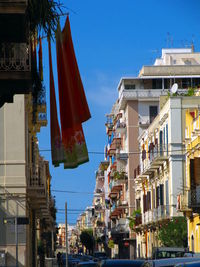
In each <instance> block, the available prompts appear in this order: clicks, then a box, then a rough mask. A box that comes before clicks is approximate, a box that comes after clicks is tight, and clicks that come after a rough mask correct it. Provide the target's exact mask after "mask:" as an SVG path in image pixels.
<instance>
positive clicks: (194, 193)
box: [188, 186, 200, 213]
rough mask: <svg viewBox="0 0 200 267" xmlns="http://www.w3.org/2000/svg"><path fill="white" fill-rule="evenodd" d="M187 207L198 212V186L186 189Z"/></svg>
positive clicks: (199, 190)
mask: <svg viewBox="0 0 200 267" xmlns="http://www.w3.org/2000/svg"><path fill="white" fill-rule="evenodd" d="M188 207H189V208H191V209H192V211H193V212H196V213H200V186H196V188H195V189H191V190H190V191H188Z"/></svg>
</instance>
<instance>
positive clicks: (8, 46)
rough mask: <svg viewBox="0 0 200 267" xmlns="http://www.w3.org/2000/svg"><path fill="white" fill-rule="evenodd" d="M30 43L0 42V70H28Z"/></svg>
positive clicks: (29, 67)
mask: <svg viewBox="0 0 200 267" xmlns="http://www.w3.org/2000/svg"><path fill="white" fill-rule="evenodd" d="M30 70H31V53H30V45H29V44H26V43H0V71H1V72H3V71H20V72H21V71H30Z"/></svg>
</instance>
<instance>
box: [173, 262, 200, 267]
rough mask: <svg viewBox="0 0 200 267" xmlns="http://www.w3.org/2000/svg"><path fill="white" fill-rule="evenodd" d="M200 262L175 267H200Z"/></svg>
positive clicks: (180, 264)
mask: <svg viewBox="0 0 200 267" xmlns="http://www.w3.org/2000/svg"><path fill="white" fill-rule="evenodd" d="M199 266H200V261H197V262H187V263H179V264H176V265H175V267H199Z"/></svg>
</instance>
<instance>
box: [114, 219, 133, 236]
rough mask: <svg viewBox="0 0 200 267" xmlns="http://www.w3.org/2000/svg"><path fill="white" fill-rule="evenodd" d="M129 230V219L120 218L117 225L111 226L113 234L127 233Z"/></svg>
mask: <svg viewBox="0 0 200 267" xmlns="http://www.w3.org/2000/svg"><path fill="white" fill-rule="evenodd" d="M128 231H129V220H128V219H126V218H120V219H119V221H118V222H117V223H116V225H115V226H113V227H112V228H111V234H120V233H127V232H128Z"/></svg>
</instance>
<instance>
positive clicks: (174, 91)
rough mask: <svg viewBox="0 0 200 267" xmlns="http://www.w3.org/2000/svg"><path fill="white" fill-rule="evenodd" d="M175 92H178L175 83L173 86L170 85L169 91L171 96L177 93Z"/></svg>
mask: <svg viewBox="0 0 200 267" xmlns="http://www.w3.org/2000/svg"><path fill="white" fill-rule="evenodd" d="M177 90H178V84H177V83H174V84H173V85H172V87H171V89H170V92H171V93H172V94H175V93H176V92H177Z"/></svg>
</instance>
